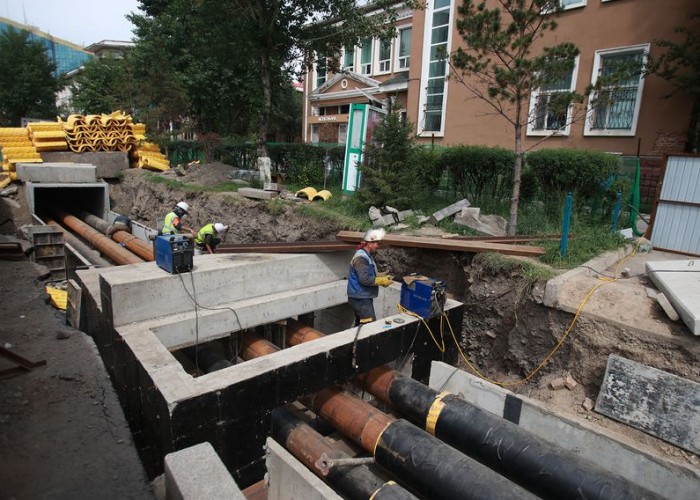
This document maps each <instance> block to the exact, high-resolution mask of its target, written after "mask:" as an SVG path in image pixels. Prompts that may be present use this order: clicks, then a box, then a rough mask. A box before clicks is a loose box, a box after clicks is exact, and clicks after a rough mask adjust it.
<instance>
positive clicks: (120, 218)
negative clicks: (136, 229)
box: [107, 215, 131, 236]
mask: <svg viewBox="0 0 700 500" xmlns="http://www.w3.org/2000/svg"><path fill="white" fill-rule="evenodd" d="M117 231H126V232H127V233H130V232H131V219H130V218H129V217H128V216H126V215H117V217H116V218H115V219H114V222H112V224H111V225H110V226H109V227H108V228H107V236H112V235H113V234H114V233H116V232H117Z"/></svg>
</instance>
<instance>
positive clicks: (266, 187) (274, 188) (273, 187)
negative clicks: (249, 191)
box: [263, 182, 279, 191]
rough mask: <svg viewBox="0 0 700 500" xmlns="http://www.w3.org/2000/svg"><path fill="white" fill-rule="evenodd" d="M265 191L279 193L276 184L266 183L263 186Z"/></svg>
mask: <svg viewBox="0 0 700 500" xmlns="http://www.w3.org/2000/svg"><path fill="white" fill-rule="evenodd" d="M263 191H279V189H278V188H277V183H276V182H266V183H265V184H264V186H263Z"/></svg>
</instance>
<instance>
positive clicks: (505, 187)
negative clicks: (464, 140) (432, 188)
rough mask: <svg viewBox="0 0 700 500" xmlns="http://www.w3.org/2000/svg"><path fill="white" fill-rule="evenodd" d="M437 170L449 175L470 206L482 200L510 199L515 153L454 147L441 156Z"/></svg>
mask: <svg viewBox="0 0 700 500" xmlns="http://www.w3.org/2000/svg"><path fill="white" fill-rule="evenodd" d="M439 164H440V167H441V168H442V169H445V170H446V171H448V172H449V174H450V176H451V178H452V181H453V183H454V189H455V191H456V192H458V193H460V194H461V195H462V196H463V197H465V198H467V199H468V200H469V201H470V202H471V203H472V204H480V203H481V202H482V201H483V200H484V197H486V198H490V199H492V200H493V199H504V198H508V197H509V196H510V190H511V189H510V188H511V185H512V173H513V166H514V165H515V154H514V153H513V152H512V151H509V150H507V149H504V148H496V147H494V148H491V147H487V146H454V147H451V148H446V149H445V150H444V151H443V152H442V155H441V157H440V161H439Z"/></svg>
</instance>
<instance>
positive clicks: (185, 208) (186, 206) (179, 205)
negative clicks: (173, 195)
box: [175, 201, 190, 213]
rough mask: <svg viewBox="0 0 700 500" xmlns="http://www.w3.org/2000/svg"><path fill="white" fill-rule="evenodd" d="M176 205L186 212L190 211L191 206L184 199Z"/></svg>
mask: <svg viewBox="0 0 700 500" xmlns="http://www.w3.org/2000/svg"><path fill="white" fill-rule="evenodd" d="M175 206H176V207H178V208H181V209H183V210H184V211H185V213H188V212H189V211H190V206H189V205H188V204H187V203H185V202H184V201H180V202H178V203H177V205H175Z"/></svg>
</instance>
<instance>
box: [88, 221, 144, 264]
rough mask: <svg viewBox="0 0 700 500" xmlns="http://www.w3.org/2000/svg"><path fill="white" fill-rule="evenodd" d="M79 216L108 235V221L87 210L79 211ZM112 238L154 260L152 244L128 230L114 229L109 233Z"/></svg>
mask: <svg viewBox="0 0 700 500" xmlns="http://www.w3.org/2000/svg"><path fill="white" fill-rule="evenodd" d="M80 218H81V219H82V220H84V221H85V222H86V223H88V224H89V225H90V226H92V227H93V228H95V229H97V230H98V231H100V232H101V233H102V234H105V235H109V234H108V233H109V227H110V223H109V222H107V221H106V220H104V219H100V218H99V217H97V216H96V215H93V214H91V213H89V212H80ZM111 237H112V239H113V240H114V241H116V242H117V243H119V244H120V245H122V246H124V247H126V248H128V249H129V250H130V251H132V252H133V253H135V254H136V255H138V256H139V257H141V258H142V259H143V260H145V261H148V262H152V261H154V260H155V257H154V256H153V246H152V245H149V244H148V243H146V242H145V241H141V240H140V239H138V238H137V237H136V236H134V235H133V234H131V233H130V232H128V231H115V232H114V233H113V234H112V235H111Z"/></svg>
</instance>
